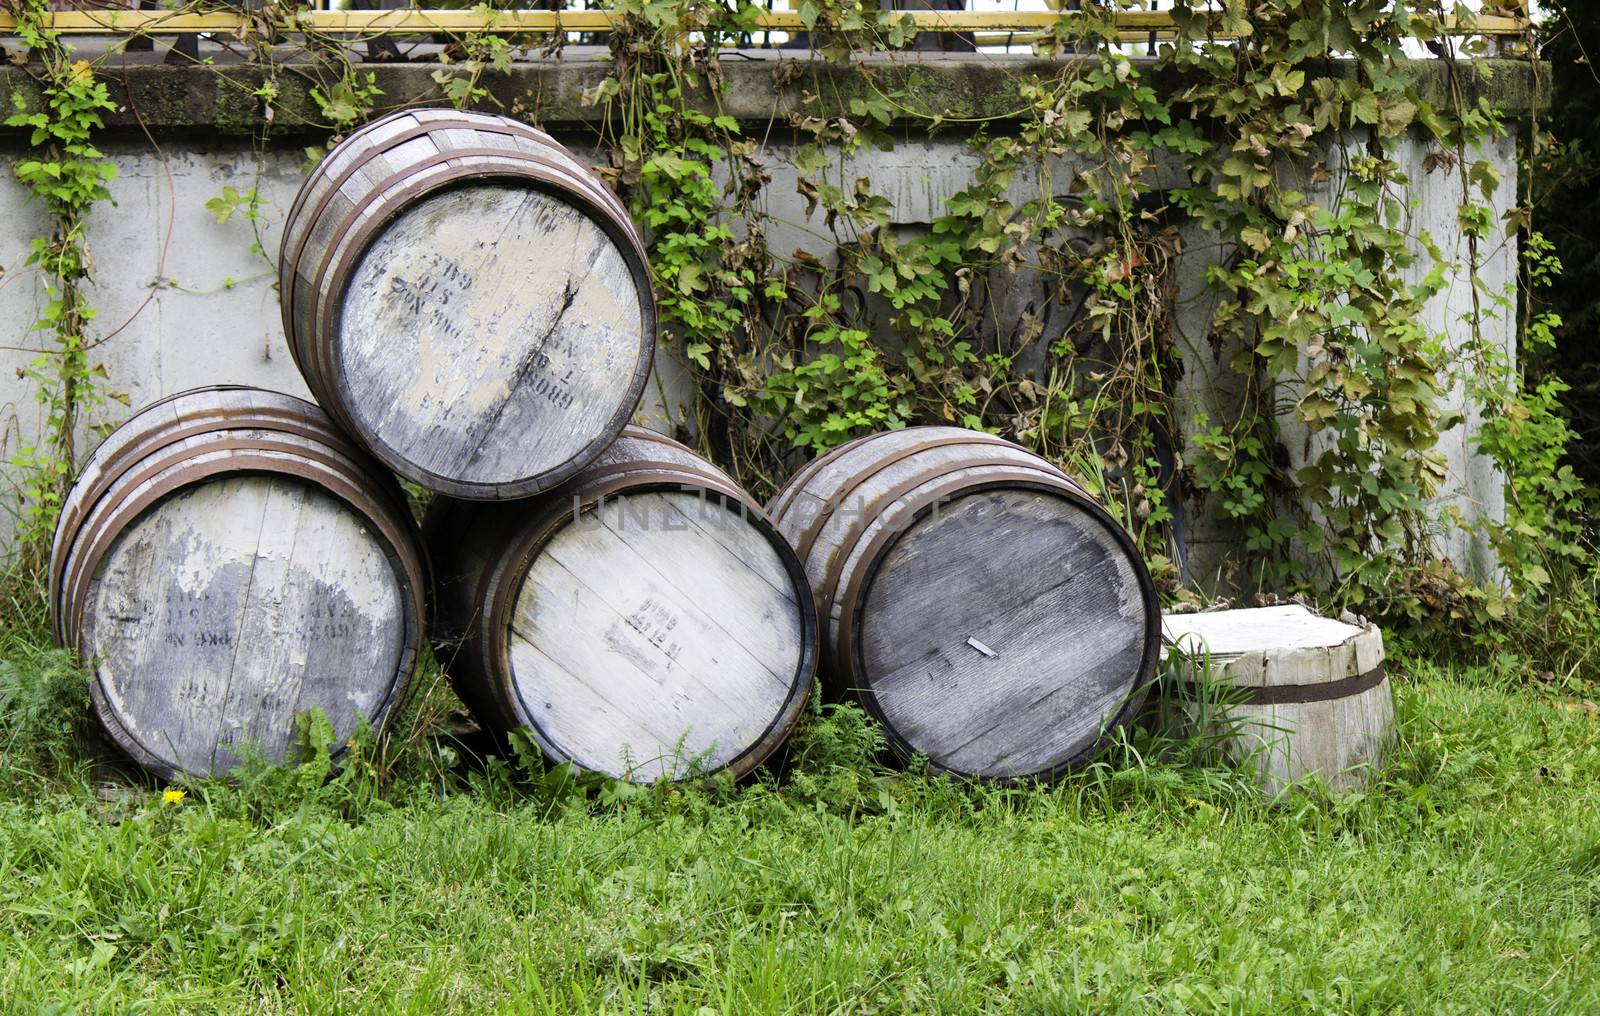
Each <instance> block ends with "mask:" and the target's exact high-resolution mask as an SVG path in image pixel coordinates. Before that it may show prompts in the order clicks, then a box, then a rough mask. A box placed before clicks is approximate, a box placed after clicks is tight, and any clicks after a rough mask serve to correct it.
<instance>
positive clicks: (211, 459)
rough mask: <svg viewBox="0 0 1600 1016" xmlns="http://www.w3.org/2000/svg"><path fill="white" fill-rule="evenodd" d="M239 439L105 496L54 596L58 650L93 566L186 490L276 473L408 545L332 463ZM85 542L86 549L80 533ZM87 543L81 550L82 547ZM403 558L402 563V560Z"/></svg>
mask: <svg viewBox="0 0 1600 1016" xmlns="http://www.w3.org/2000/svg"><path fill="white" fill-rule="evenodd" d="M238 433H240V432H237V431H222V432H216V433H214V434H212V435H207V437H209V438H210V440H202V441H199V442H194V443H192V444H187V445H183V446H182V447H178V446H172V447H173V448H174V449H175V450H174V451H172V452H171V453H169V454H167V455H166V456H164V457H158V458H154V459H152V460H147V461H146V462H144V463H141V464H140V465H139V466H138V467H136V468H134V469H131V470H130V471H129V472H128V473H125V474H123V476H122V477H121V478H119V480H118V482H117V484H116V485H115V486H114V487H113V488H112V489H111V490H109V491H108V492H107V496H106V498H105V499H104V500H103V502H102V504H104V507H103V508H102V509H100V510H98V511H96V512H91V513H90V514H89V515H87V516H86V517H85V519H84V522H83V525H82V527H81V528H80V529H79V531H78V533H77V535H76V536H75V537H74V538H73V546H72V549H71V551H70V552H69V554H68V555H67V558H66V561H65V563H64V566H63V570H62V577H61V580H60V589H59V592H58V594H57V596H56V597H55V598H54V599H55V600H56V601H57V602H58V603H59V604H60V621H59V624H60V629H61V631H62V632H63V634H64V636H65V637H64V639H63V644H64V645H73V644H74V643H76V642H77V630H78V623H77V622H78V620H79V617H78V613H79V610H80V609H81V607H82V597H83V595H84V593H85V592H86V591H87V589H88V587H89V584H90V583H91V582H92V581H93V578H94V575H95V573H96V572H97V571H98V569H99V564H100V562H101V560H102V559H103V558H104V556H105V554H106V552H108V551H109V550H110V548H111V546H112V544H113V543H114V542H115V541H116V539H117V538H118V537H119V536H120V535H121V533H122V531H123V530H124V529H125V528H126V527H127V526H128V525H130V524H131V523H133V522H134V521H135V520H136V519H137V518H138V517H139V516H140V515H142V514H143V513H144V512H145V511H147V510H149V509H151V508H154V507H155V506H156V504H158V503H159V502H160V501H161V500H163V499H165V498H166V497H167V496H168V495H171V494H175V493H177V492H178V491H179V490H181V489H183V488H184V487H187V486H191V485H193V484H197V483H201V482H204V481H206V480H209V479H213V478H215V477H218V476H224V475H227V474H229V473H239V472H269V473H270V472H278V473H283V474H285V475H290V476H294V477H297V478H299V479H301V480H304V481H307V482H310V483H312V484H314V485H317V486H320V487H323V488H324V489H326V490H327V491H328V492H329V493H331V494H333V495H334V496H335V497H337V498H338V499H339V500H341V501H343V502H344V503H345V504H346V506H347V507H350V508H351V509H352V510H353V511H355V512H356V513H357V514H359V515H361V516H363V517H365V518H367V519H368V520H369V522H371V523H372V524H373V527H374V528H375V529H377V530H378V531H379V532H380V534H381V535H382V536H383V537H384V539H385V541H386V543H387V544H388V546H390V547H391V548H404V547H406V546H408V545H409V544H410V543H411V542H412V541H410V540H408V539H407V537H406V535H405V528H404V525H403V523H400V522H399V521H398V520H397V519H396V518H395V517H394V516H392V515H389V514H388V513H381V512H379V511H375V510H374V509H373V502H372V501H371V499H370V498H369V497H368V496H367V492H366V491H365V490H364V488H363V486H362V485H361V484H360V483H359V482H352V479H351V475H350V473H349V472H348V471H346V470H345V469H344V468H343V463H341V462H340V460H339V459H338V458H337V457H330V456H329V455H327V454H326V453H324V452H322V451H320V450H318V449H316V448H315V447H314V446H311V447H305V446H301V445H298V444H295V443H293V442H286V441H274V440H272V439H270V438H266V437H261V436H259V435H256V436H251V437H244V438H239V437H234V436H232V435H235V434H238ZM86 532H87V533H88V534H90V535H89V538H88V540H87V541H85V540H84V539H83V537H84V534H85V533H86ZM85 542H87V546H86V547H85V546H84V545H83V544H84V543H85ZM401 557H402V558H404V557H405V555H401ZM404 563H405V565H406V567H405V574H406V575H407V577H408V582H409V583H410V584H411V585H412V588H414V589H423V590H425V589H426V583H425V573H426V572H425V567H424V566H423V565H422V563H421V561H420V560H418V561H417V562H416V563H415V565H414V566H413V563H412V562H411V561H410V560H409V559H407V560H405V562H404Z"/></svg>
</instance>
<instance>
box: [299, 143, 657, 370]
mask: <svg viewBox="0 0 1600 1016" xmlns="http://www.w3.org/2000/svg"><path fill="white" fill-rule="evenodd" d="M463 127H464V128H466V129H477V128H475V127H472V126H471V125H463ZM444 129H452V128H447V127H441V126H439V121H434V122H432V123H431V124H430V125H429V126H427V127H418V128H415V129H414V130H411V131H406V132H403V133H402V135H400V136H398V137H397V138H395V139H390V140H393V141H394V143H395V144H399V143H402V142H403V141H408V140H414V139H415V138H417V137H424V136H431V135H433V134H435V133H437V132H438V131H440V130H444ZM487 133H501V134H509V133H510V132H505V131H488V132H487ZM393 147H394V146H393V145H390V146H389V147H387V148H377V147H374V148H372V149H370V150H369V151H367V152H364V153H362V155H363V157H362V158H359V159H357V160H356V161H355V163H354V164H353V165H351V166H349V167H347V168H346V172H345V174H344V175H343V176H341V177H340V178H339V179H338V180H337V181H335V183H334V186H332V187H330V188H329V189H328V190H327V191H326V192H325V193H324V194H323V195H322V198H321V200H320V201H319V203H318V205H317V207H316V209H314V210H313V212H312V214H311V216H310V218H309V224H308V226H307V228H306V229H305V230H303V231H302V232H301V234H300V238H299V243H298V245H297V248H296V250H295V252H294V255H293V257H292V258H289V257H282V258H281V260H280V261H279V265H280V269H281V270H284V271H287V275H286V276H281V277H280V280H279V286H280V289H282V290H283V294H282V299H281V305H282V307H283V308H284V328H285V332H286V335H287V336H288V338H289V347H290V351H291V353H293V354H294V356H295V363H296V365H297V366H301V360H302V357H303V353H302V351H300V350H298V349H297V348H296V347H297V346H299V345H300V343H301V342H303V341H309V339H310V337H308V336H301V335H300V334H299V329H298V325H297V323H296V321H295V320H294V319H295V318H296V316H297V314H296V306H295V304H296V300H297V298H298V295H299V289H300V285H301V283H300V277H301V275H302V274H304V273H302V271H301V268H302V265H301V259H302V258H303V257H304V255H305V250H306V247H307V246H308V245H309V243H310V241H311V237H312V234H313V232H314V230H315V224H316V222H317V220H318V219H319V218H320V217H321V216H322V215H323V213H324V212H325V211H326V208H327V205H328V204H329V203H330V202H331V201H332V200H333V198H334V197H335V196H336V195H338V194H339V193H340V188H342V187H343V186H344V184H345V183H347V182H348V181H349V180H350V179H351V178H352V177H353V176H354V174H355V173H356V172H358V171H359V170H361V169H362V168H364V167H365V166H366V165H367V164H368V163H369V162H371V161H372V160H374V159H376V158H377V157H378V156H380V155H383V154H386V153H387V152H388V151H390V150H392V148H393ZM473 157H476V158H493V159H498V160H501V163H502V164H503V165H505V166H506V168H507V169H508V170H510V167H512V166H519V165H530V164H531V165H535V166H538V167H540V168H549V169H552V170H554V172H555V173H556V174H557V175H558V176H561V177H568V178H570V176H571V174H570V173H569V172H567V171H566V170H565V169H564V168H562V167H558V166H557V167H553V166H551V165H550V164H549V163H547V162H545V161H544V160H541V159H539V158H537V157H536V156H535V155H534V154H533V153H529V152H524V151H522V150H521V149H507V148H487V147H485V148H448V149H442V150H440V151H437V152H435V153H434V154H433V155H431V156H428V157H427V158H424V159H421V160H418V161H416V162H413V163H408V164H407V165H406V166H405V167H403V168H401V169H400V170H398V171H396V172H395V173H393V174H391V175H390V176H388V177H387V178H385V179H384V180H382V181H380V182H379V183H378V184H376V185H374V186H372V187H369V188H368V189H367V191H366V196H365V198H364V199H363V200H361V201H357V202H354V203H353V204H352V207H351V210H350V212H349V213H347V214H346V216H345V217H344V219H343V220H341V221H340V223H339V224H338V226H337V227H336V228H335V229H334V230H333V231H332V232H331V233H330V234H329V237H328V241H327V247H326V249H325V250H324V251H323V256H322V259H321V261H320V262H319V263H318V265H317V270H316V273H315V274H308V275H306V281H307V283H308V284H310V286H311V289H310V293H311V294H312V295H311V297H310V304H311V312H310V319H309V322H308V323H309V324H310V325H311V326H312V327H313V329H314V327H315V324H316V321H317V318H318V312H319V310H320V303H321V298H322V297H326V296H328V295H329V294H327V293H326V292H323V291H322V289H321V287H318V286H317V285H316V282H317V280H319V279H322V278H325V277H326V273H327V271H328V269H329V263H330V261H331V259H332V258H333V257H334V256H335V255H336V254H337V253H338V252H339V248H340V246H341V244H342V242H343V239H344V237H345V236H346V234H347V233H348V232H349V231H350V229H351V228H352V227H353V224H354V223H355V222H356V221H357V220H359V219H360V218H361V216H362V215H364V214H365V213H366V212H367V211H368V210H369V209H371V208H372V207H373V204H374V203H375V202H374V201H373V200H372V199H373V198H378V199H384V200H388V199H391V198H392V197H393V195H391V194H390V193H389V190H390V188H391V187H395V186H396V185H397V184H398V183H399V182H400V181H404V180H406V179H409V178H411V177H413V176H415V175H417V174H418V173H420V172H422V171H424V170H427V169H431V168H433V167H435V166H440V165H445V164H448V163H450V162H454V161H456V160H459V159H464V158H473ZM505 175H506V176H508V177H511V178H515V179H524V180H526V179H541V177H539V176H538V175H537V174H530V173H517V172H514V171H508V172H507V173H506V174H505ZM554 189H555V191H556V192H557V194H558V195H560V196H563V197H584V196H590V197H592V196H591V195H586V194H583V193H582V192H583V189H584V185H583V183H581V182H580V183H579V186H578V187H577V188H576V193H575V192H574V191H569V190H563V189H562V188H561V187H560V186H559V184H557V185H556V186H555V188H554ZM590 203H591V204H593V202H592V200H591V202H590ZM580 207H581V206H580ZM396 211H398V209H397V210H396ZM596 211H600V212H601V213H602V216H603V212H604V210H603V209H596ZM387 214H388V215H391V216H392V215H393V214H395V213H393V212H391V213H387ZM385 221H388V220H387V217H386V218H385ZM287 235H288V234H287V232H286V233H285V244H287ZM363 247H364V244H363ZM633 247H634V249H635V251H636V252H638V253H639V256H640V257H643V256H644V255H643V253H642V251H643V247H642V246H641V244H640V241H639V240H638V239H637V238H634V239H633ZM357 256H358V257H359V253H358V254H357ZM333 295H334V297H335V298H337V296H338V294H333Z"/></svg>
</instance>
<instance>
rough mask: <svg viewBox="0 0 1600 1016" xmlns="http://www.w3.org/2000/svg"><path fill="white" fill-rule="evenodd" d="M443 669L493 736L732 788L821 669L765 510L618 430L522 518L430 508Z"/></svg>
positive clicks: (710, 473)
mask: <svg viewBox="0 0 1600 1016" xmlns="http://www.w3.org/2000/svg"><path fill="white" fill-rule="evenodd" d="M423 532H424V536H425V538H426V540H427V543H428V547H429V550H430V553H431V555H432V558H433V560H434V562H435V567H436V569H437V575H438V585H437V594H436V600H437V608H438V609H437V616H436V625H435V650H436V652H437V655H438V656H439V659H440V661H441V663H442V664H443V665H444V668H445V670H446V672H447V673H448V674H449V675H450V677H451V679H452V681H453V683H454V684H455V687H456V689H457V691H458V692H459V693H460V695H461V698H462V699H463V700H464V701H465V702H466V703H467V704H468V705H469V706H470V707H471V708H472V710H473V712H474V713H475V714H476V715H477V717H478V718H479V720H480V722H481V723H482V724H483V725H484V726H485V727H486V728H488V729H489V730H490V731H492V732H494V733H497V734H501V735H503V734H504V733H505V732H507V731H509V730H512V729H516V728H525V729H527V730H528V731H529V732H530V733H531V734H532V736H533V738H534V739H535V740H536V741H537V742H538V744H539V746H540V747H541V748H542V749H543V750H544V752H545V754H546V755H547V756H549V758H551V759H552V760H554V761H556V762H558V763H559V762H568V761H570V762H572V763H573V764H574V765H576V766H577V767H578V768H580V769H585V770H590V771H595V772H602V773H606V774H609V775H611V776H613V777H616V778H619V779H627V780H631V781H634V782H640V783H645V782H652V781H654V780H657V779H661V778H663V777H667V778H681V777H683V776H685V775H690V774H692V773H695V772H707V771H712V770H717V769H728V770H730V771H732V773H733V774H734V775H735V776H741V775H743V774H745V773H747V772H749V771H750V770H752V769H754V768H755V767H756V766H757V765H759V764H760V763H761V761H762V760H763V759H764V758H766V757H767V756H768V755H769V754H770V753H771V752H772V751H773V749H775V748H776V747H777V746H778V745H779V744H781V743H782V741H783V739H784V738H785V737H786V736H787V735H788V733H789V731H790V730H791V729H792V728H793V726H794V723H795V721H796V720H797V719H798V718H799V715H800V710H801V708H802V707H803V706H804V704H805V700H806V695H807V694H808V693H809V691H810V688H811V684H812V679H813V675H814V672H815V670H816V661H817V621H816V614H815V612H814V611H813V610H812V606H811V597H810V593H809V588H808V587H807V585H806V579H805V573H804V572H803V571H802V570H801V568H800V562H799V561H798V560H796V559H795V556H794V552H793V551H792V550H790V549H789V545H788V544H787V543H785V542H784V539H783V537H782V536H780V535H779V534H778V532H777V530H776V529H775V528H774V527H773V526H772V524H771V522H770V521H768V519H767V517H766V515H765V514H763V513H762V511H761V508H760V506H759V505H757V504H756V503H755V502H753V501H752V500H751V499H750V498H749V497H748V496H747V495H746V494H745V493H744V492H743V491H741V490H740V489H739V488H738V487H737V486H736V485H735V484H734V482H733V480H732V479H730V478H729V477H728V476H727V475H726V474H724V473H723V472H721V471H720V470H718V469H717V468H716V467H715V466H713V465H711V463H709V462H707V461H705V460H704V459H702V458H700V457H699V456H698V455H695V454H694V453H693V452H691V451H689V449H687V448H685V447H683V446H682V445H680V444H678V443H677V442H674V441H671V440H668V439H667V438H664V437H661V436H660V435H657V434H653V433H651V432H650V431H646V430H642V429H640V428H637V427H629V428H628V429H627V430H626V431H625V432H624V433H623V436H622V437H621V438H619V439H618V440H617V442H616V444H614V445H613V446H612V447H611V448H610V449H608V450H607V451H606V452H605V454H603V455H602V456H601V457H600V458H599V459H598V460H596V461H595V462H594V463H593V464H592V465H590V466H589V467H588V468H586V469H585V470H584V471H583V472H581V473H580V474H578V475H577V476H576V477H574V478H573V479H572V480H571V481H569V482H568V483H567V484H565V485H563V486H562V487H560V488H558V489H556V490H554V491H551V492H549V493H548V494H545V495H541V496H540V497H537V498H533V499H530V500H527V501H518V502H502V503H493V504H491V503H486V502H469V501H457V500H451V499H447V498H438V499H436V500H435V501H434V504H433V507H432V508H431V509H430V511H429V512H428V517H427V519H426V520H425V521H424V523H423Z"/></svg>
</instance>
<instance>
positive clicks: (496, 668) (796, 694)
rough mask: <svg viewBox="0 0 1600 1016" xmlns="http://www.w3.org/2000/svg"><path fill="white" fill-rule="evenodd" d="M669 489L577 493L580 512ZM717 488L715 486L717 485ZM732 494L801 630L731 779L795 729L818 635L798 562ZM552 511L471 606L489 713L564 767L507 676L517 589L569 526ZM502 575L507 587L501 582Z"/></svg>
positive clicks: (629, 485)
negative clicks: (785, 580) (777, 573)
mask: <svg viewBox="0 0 1600 1016" xmlns="http://www.w3.org/2000/svg"><path fill="white" fill-rule="evenodd" d="M673 468H675V469H680V470H681V469H682V468H683V467H681V466H676V465H674V467H673ZM701 475H705V474H701ZM677 486H678V485H674V484H672V483H670V482H667V483H662V482H658V481H655V480H649V479H646V480H644V481H643V482H641V478H640V477H638V476H637V475H627V474H614V475H611V476H610V477H608V478H606V480H605V482H603V483H601V484H600V485H599V486H598V487H593V488H591V487H588V486H587V485H586V486H585V488H584V490H585V496H586V497H587V498H588V500H587V502H586V503H585V505H584V507H590V506H592V505H594V504H597V503H599V502H600V501H601V500H603V499H605V498H608V497H610V496H612V495H615V494H620V493H622V492H623V491H636V492H641V493H642V492H645V491H652V490H663V489H665V490H673V489H677ZM718 486H722V484H721V483H720V482H719V484H718ZM719 492H720V491H719ZM732 493H733V496H734V497H735V498H736V499H737V500H739V501H740V502H741V503H742V504H743V505H745V506H747V507H749V508H751V509H753V512H751V513H747V514H743V515H742V516H741V517H743V518H746V519H749V520H751V521H753V522H754V523H755V525H756V526H757V528H758V529H759V531H760V532H761V534H762V535H763V536H764V537H765V538H766V540H767V542H768V544H770V545H771V546H772V548H773V550H774V552H775V553H777V554H778V558H779V560H780V561H782V562H783V566H784V570H785V571H786V572H787V573H788V575H789V580H790V582H791V583H792V584H793V588H794V594H795V595H794V602H795V606H796V609H797V610H799V612H800V631H801V653H800V662H799V664H798V666H797V667H796V669H795V674H794V678H793V681H792V684H791V687H790V690H789V695H788V696H787V697H786V698H785V700H784V704H783V706H782V707H781V708H780V709H779V710H778V713H777V715H775V716H774V717H773V718H772V720H771V722H769V723H768V725H767V726H766V728H765V729H764V730H763V731H762V733H761V734H760V735H758V736H757V737H756V738H755V739H754V740H753V741H752V742H751V743H750V744H749V745H747V746H746V747H745V748H744V749H743V750H742V751H740V753H739V754H738V755H736V756H734V757H733V758H732V759H730V760H729V761H728V762H727V763H726V764H725V765H724V766H723V768H725V769H726V770H728V771H729V772H730V773H731V774H732V775H733V776H734V777H735V778H739V777H742V776H745V775H746V774H748V773H749V772H750V771H751V770H753V769H755V767H756V766H758V765H760V764H761V763H762V762H763V761H764V760H765V759H766V758H767V756H768V755H770V754H771V753H772V752H773V751H774V750H775V749H776V748H777V747H778V746H779V745H781V744H782V743H783V741H784V739H785V738H786V737H787V736H788V733H789V731H791V730H792V729H794V725H795V724H796V723H797V722H799V719H800V714H801V712H802V711H803V708H804V706H805V702H806V698H807V696H808V695H809V694H810V690H811V684H812V682H813V681H814V680H815V675H816V670H817V658H818V654H819V641H818V631H819V628H818V618H817V614H816V611H815V609H814V607H813V605H812V603H811V599H810V596H809V591H810V582H809V580H808V579H807V578H806V574H805V569H804V567H803V566H802V565H801V564H800V560H799V558H798V557H796V556H795V554H794V551H793V550H792V549H791V548H790V546H789V544H788V541H786V540H785V539H784V538H783V534H781V533H779V532H778V530H777V527H776V526H774V525H773V524H772V523H771V521H770V520H769V519H768V518H767V517H766V515H765V513H763V512H762V511H761V507H760V506H759V505H757V504H755V503H754V501H753V500H752V499H750V498H749V497H748V496H747V495H744V494H743V492H741V491H739V490H738V489H737V488H732ZM724 507H726V505H724ZM553 508H554V510H553V511H551V510H550V508H545V509H544V510H543V511H542V512H541V514H540V516H539V517H538V518H536V519H535V521H534V522H533V523H532V524H531V525H530V526H529V527H528V528H527V529H526V530H524V531H523V532H522V533H521V534H519V537H518V538H516V539H514V540H513V541H512V544H511V546H510V547H509V548H508V552H506V553H503V554H500V555H497V561H496V564H495V566H494V567H493V568H490V569H485V575H484V576H483V579H482V581H481V582H480V584H479V588H478V595H477V602H478V603H480V604H484V605H485V609H484V610H483V615H484V617H485V618H486V619H487V621H488V624H487V626H486V628H485V630H484V633H483V634H484V636H485V638H486V642H487V645H486V649H485V652H484V657H485V659H486V661H487V664H488V668H489V673H490V674H491V675H492V680H491V681H490V682H489V684H490V688H489V690H490V691H491V693H492V694H493V696H495V697H497V698H498V699H499V701H497V702H495V703H494V705H495V708H496V710H497V711H500V712H502V713H503V714H505V715H507V716H510V717H512V718H514V719H515V722H516V725H517V726H520V727H523V728H525V729H527V730H528V732H529V733H530V734H531V735H532V736H533V738H534V740H535V741H536V742H537V743H538V745H539V747H540V749H541V750H542V751H544V753H545V754H546V756H548V757H549V758H551V759H554V760H556V761H557V762H567V761H572V757H571V756H570V755H569V754H568V753H567V752H566V750H565V749H564V748H562V746H561V745H560V743H559V742H558V741H557V740H556V739H555V738H554V736H552V734H551V732H549V731H546V730H544V729H543V728H541V727H540V726H539V725H538V723H537V722H535V720H534V718H533V716H532V714H531V712H530V711H529V710H528V709H527V706H526V704H525V703H524V702H523V700H522V696H521V695H520V694H519V693H518V691H517V689H516V686H515V675H514V674H513V672H512V669H511V653H510V632H511V618H512V615H513V612H514V610H515V608H516V602H517V600H518V599H519V598H520V596H521V594H522V586H523V584H524V583H525V582H526V580H527V575H528V572H529V571H530V570H531V569H532V566H533V560H534V558H536V557H538V556H539V554H541V553H543V551H544V548H545V546H546V545H547V544H548V543H549V541H550V540H551V539H552V538H553V537H554V536H555V534H556V533H557V532H559V531H560V530H561V529H563V528H565V527H566V526H567V525H569V524H570V521H571V519H570V516H569V513H568V511H567V510H565V508H566V506H565V505H555V506H553ZM730 510H731V509H730ZM508 576H509V577H511V578H512V581H507V578H508Z"/></svg>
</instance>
